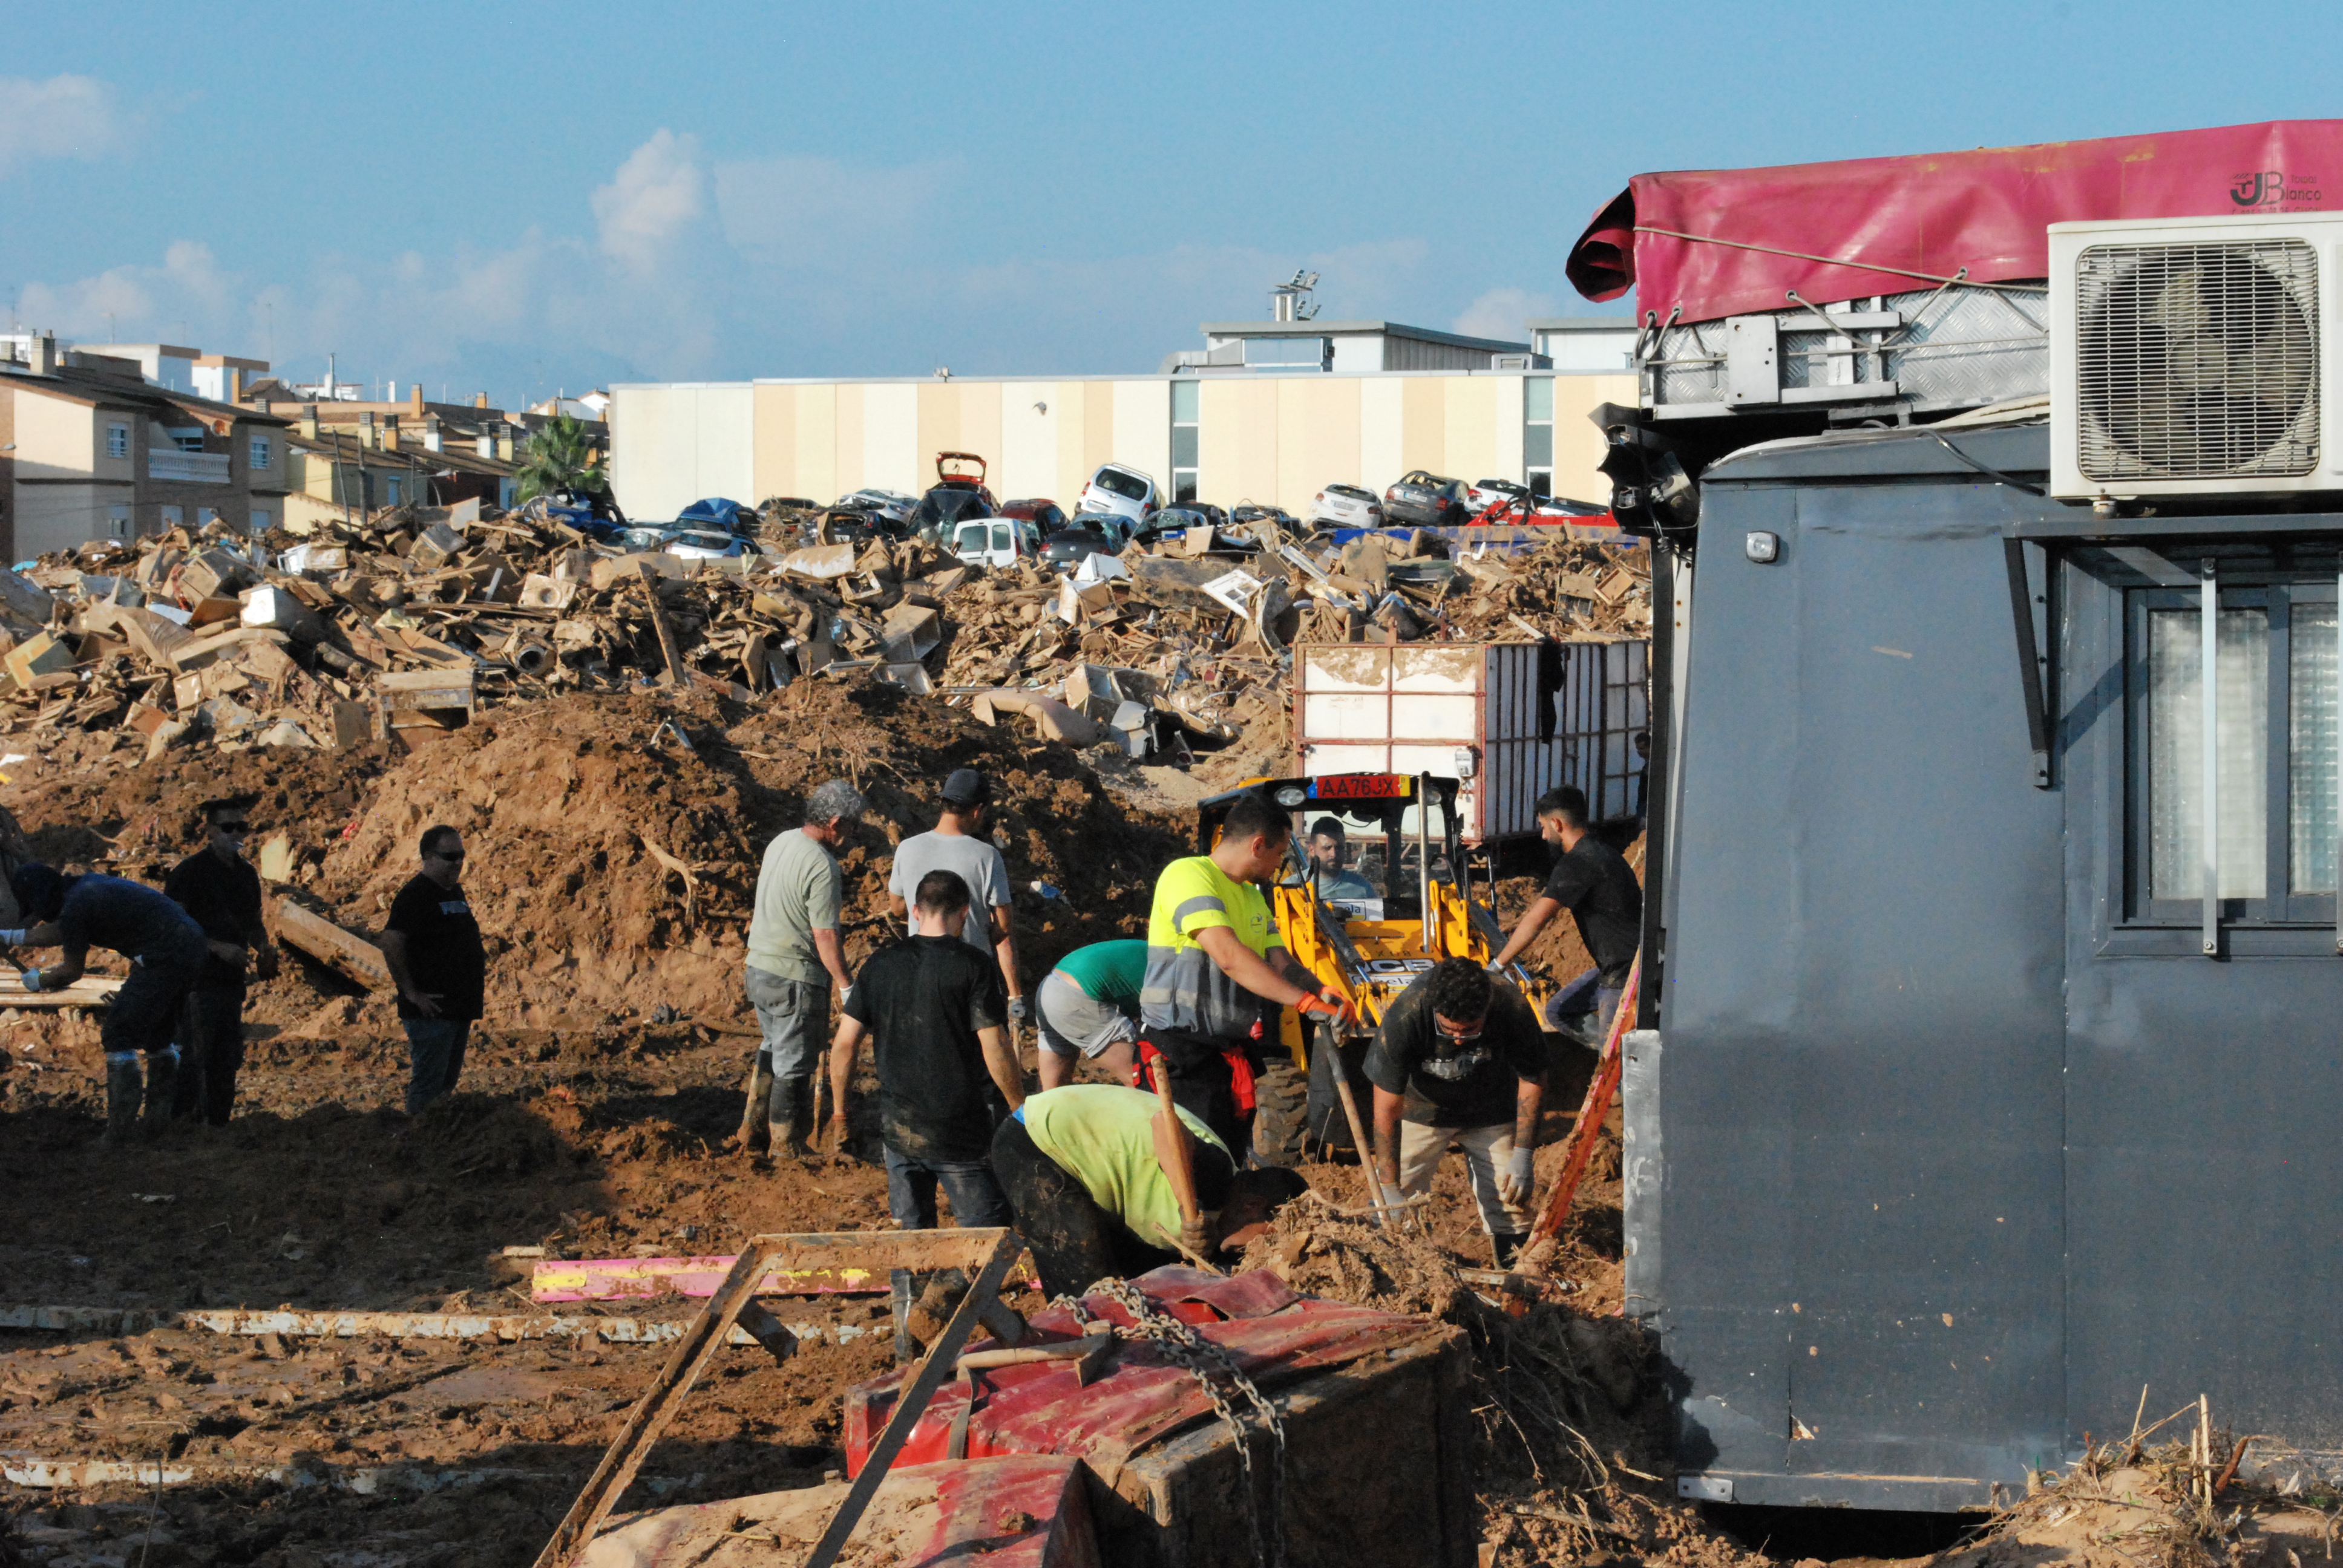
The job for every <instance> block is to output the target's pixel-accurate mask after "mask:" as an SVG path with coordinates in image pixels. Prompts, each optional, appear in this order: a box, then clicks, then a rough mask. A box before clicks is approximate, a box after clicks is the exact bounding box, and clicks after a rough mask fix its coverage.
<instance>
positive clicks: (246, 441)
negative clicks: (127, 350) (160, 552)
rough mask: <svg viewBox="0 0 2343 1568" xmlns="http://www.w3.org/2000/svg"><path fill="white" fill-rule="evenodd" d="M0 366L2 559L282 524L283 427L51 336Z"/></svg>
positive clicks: (31, 340)
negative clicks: (185, 530) (187, 531)
mask: <svg viewBox="0 0 2343 1568" xmlns="http://www.w3.org/2000/svg"><path fill="white" fill-rule="evenodd" d="M17 341H18V342H19V343H20V344H21V346H22V350H21V353H20V354H12V355H10V356H8V357H0V558H5V559H6V560H12V561H13V560H22V559H25V558H29V557H32V556H37V555H40V554H43V553H45V552H46V551H49V550H57V549H70V548H75V547H76V546H79V545H82V544H85V543H88V542H90V541H91V540H96V539H124V538H137V537H139V536H142V535H146V534H153V533H159V532H161V531H163V530H165V529H167V528H176V527H179V526H181V525H182V524H184V525H186V526H187V527H190V528H200V527H202V526H203V525H205V524H206V523H208V522H211V521H213V520H214V519H218V520H220V521H223V522H226V523H227V524H228V525H230V526H231V527H233V528H239V529H252V530H258V529H262V528H269V527H271V526H273V525H275V524H276V523H277V522H279V521H281V520H282V518H283V517H284V508H285V497H286V494H287V477H286V476H287V442H286V432H287V427H288V425H289V423H290V422H289V421H287V420H285V419H280V418H277V417H275V416H273V415H270V414H266V413H264V412H260V411H258V410H256V409H252V408H246V407H237V406H236V405H235V404H233V403H224V402H218V401H215V400H213V399H211V398H208V397H201V396H198V395H196V394H195V393H193V392H186V391H181V390H178V389H176V388H174V387H162V386H156V385H154V384H153V383H150V382H149V381H148V380H146V376H145V373H144V367H143V366H142V365H141V363H140V362H139V360H137V359H136V358H131V357H120V358H117V357H113V356H109V355H104V354H99V353H96V352H95V351H93V350H88V349H80V350H75V349H61V348H59V347H58V346H57V342H56V339H55V337H50V336H48V335H47V334H39V335H30V336H26V337H22V338H20V339H18V340H17Z"/></svg>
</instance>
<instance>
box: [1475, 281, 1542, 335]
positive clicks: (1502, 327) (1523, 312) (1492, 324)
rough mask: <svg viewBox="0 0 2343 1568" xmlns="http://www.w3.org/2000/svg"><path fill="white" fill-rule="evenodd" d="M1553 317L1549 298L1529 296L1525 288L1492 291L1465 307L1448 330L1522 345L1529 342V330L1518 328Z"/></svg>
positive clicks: (1540, 295) (1531, 294)
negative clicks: (1540, 317) (1542, 317)
mask: <svg viewBox="0 0 2343 1568" xmlns="http://www.w3.org/2000/svg"><path fill="white" fill-rule="evenodd" d="M1553 314H1554V296H1553V295H1551V294H1533V293H1531V292H1530V291H1529V290H1528V289H1525V288H1493V289H1491V290H1489V292H1488V293H1486V294H1484V295H1483V296H1481V297H1480V298H1478V299H1476V300H1474V301H1473V303H1472V304H1470V305H1468V306H1466V307H1464V309H1463V313H1462V314H1460V315H1459V316H1458V317H1456V319H1455V321H1454V322H1453V323H1452V327H1453V330H1455V331H1458V332H1461V333H1463V334H1464V336H1466V337H1498V338H1503V339H1506V340H1507V341H1510V342H1514V343H1522V342H1526V341H1527V340H1528V338H1529V329H1528V328H1527V327H1523V325H1522V324H1523V322H1525V321H1528V320H1529V319H1530V318H1531V317H1538V316H1552V315H1553Z"/></svg>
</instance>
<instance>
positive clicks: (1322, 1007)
mask: <svg viewBox="0 0 2343 1568" xmlns="http://www.w3.org/2000/svg"><path fill="white" fill-rule="evenodd" d="M1293 1009H1294V1010H1295V1011H1296V1012H1299V1013H1301V1014H1302V1016H1303V1017H1305V1018H1306V1017H1308V1016H1310V1015H1311V1014H1312V1013H1315V1014H1317V1015H1319V1016H1320V1017H1322V1018H1323V1019H1325V1020H1327V1021H1328V1022H1329V1023H1331V1024H1332V1025H1333V1026H1334V1031H1335V1032H1336V1033H1337V1034H1341V1033H1344V1032H1347V1031H1348V1030H1352V1029H1353V1028H1355V1027H1357V1025H1358V1021H1359V1015H1358V1012H1357V1010H1355V1009H1353V1007H1352V1006H1351V1004H1350V1001H1349V1000H1347V999H1346V998H1344V997H1343V995H1342V992H1340V991H1335V992H1334V993H1333V994H1332V996H1329V995H1327V994H1326V993H1324V992H1321V993H1320V994H1318V995H1316V996H1305V997H1303V998H1302V1000H1300V1001H1298V1002H1295V1003H1294V1004H1293Z"/></svg>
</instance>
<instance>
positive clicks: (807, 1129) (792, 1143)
mask: <svg viewBox="0 0 2343 1568" xmlns="http://www.w3.org/2000/svg"><path fill="white" fill-rule="evenodd" d="M815 1082H816V1081H815V1080H814V1079H811V1078H801V1079H799V1080H798V1092H797V1102H796V1103H795V1104H794V1105H792V1106H790V1107H789V1152H790V1153H792V1154H794V1155H796V1156H797V1157H798V1158H799V1159H800V1160H802V1159H805V1158H806V1157H808V1156H809V1155H810V1154H812V1153H813V1145H812V1143H811V1142H810V1141H809V1140H810V1139H811V1137H812V1135H813V1134H814V1133H815V1132H816V1131H819V1123H818V1122H817V1121H815V1118H816V1117H817V1116H818V1115H819V1114H820V1110H821V1091H820V1090H819V1089H817V1088H816V1087H815Z"/></svg>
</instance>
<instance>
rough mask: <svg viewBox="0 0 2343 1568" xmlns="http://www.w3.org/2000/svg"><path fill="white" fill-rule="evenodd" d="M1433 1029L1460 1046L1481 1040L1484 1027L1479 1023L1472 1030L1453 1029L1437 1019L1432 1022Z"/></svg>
mask: <svg viewBox="0 0 2343 1568" xmlns="http://www.w3.org/2000/svg"><path fill="white" fill-rule="evenodd" d="M1432 1027H1433V1028H1434V1029H1436V1030H1439V1031H1440V1033H1441V1035H1442V1037H1443V1039H1447V1040H1454V1041H1455V1042H1456V1043H1457V1044H1459V1045H1470V1044H1472V1043H1473V1041H1474V1040H1478V1039H1480V1038H1481V1027H1482V1026H1481V1025H1479V1024H1477V1023H1476V1024H1474V1025H1473V1027H1472V1028H1471V1029H1451V1028H1449V1027H1448V1025H1447V1023H1446V1022H1444V1021H1443V1020H1441V1019H1439V1018H1437V1017H1435V1018H1433V1020H1432Z"/></svg>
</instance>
